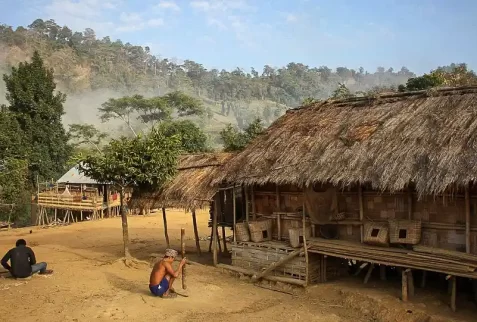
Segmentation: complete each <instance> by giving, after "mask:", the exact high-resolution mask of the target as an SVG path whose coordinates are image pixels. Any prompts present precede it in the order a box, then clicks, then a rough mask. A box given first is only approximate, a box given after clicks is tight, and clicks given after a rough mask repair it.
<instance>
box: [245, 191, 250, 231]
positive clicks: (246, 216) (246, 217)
mask: <svg viewBox="0 0 477 322" xmlns="http://www.w3.org/2000/svg"><path fill="white" fill-rule="evenodd" d="M244 190H245V221H246V222H247V223H248V220H249V216H250V207H249V201H250V200H249V199H250V198H249V195H248V187H247V186H245V189H244Z"/></svg>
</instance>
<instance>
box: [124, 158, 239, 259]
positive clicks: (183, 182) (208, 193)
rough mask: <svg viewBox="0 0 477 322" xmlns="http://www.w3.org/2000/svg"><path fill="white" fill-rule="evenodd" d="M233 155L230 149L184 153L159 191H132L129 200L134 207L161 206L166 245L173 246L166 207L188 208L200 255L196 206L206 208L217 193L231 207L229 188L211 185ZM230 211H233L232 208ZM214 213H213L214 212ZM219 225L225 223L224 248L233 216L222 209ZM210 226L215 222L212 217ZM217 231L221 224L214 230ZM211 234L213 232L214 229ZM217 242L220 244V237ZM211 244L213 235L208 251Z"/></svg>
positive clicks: (223, 228) (222, 225)
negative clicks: (228, 151)
mask: <svg viewBox="0 0 477 322" xmlns="http://www.w3.org/2000/svg"><path fill="white" fill-rule="evenodd" d="M231 157H232V154H230V153H200V154H187V155H182V156H181V157H180V160H179V165H178V169H177V170H178V173H177V175H176V176H175V177H174V178H173V179H172V180H171V181H170V182H168V183H167V184H166V185H165V186H164V187H163V189H161V190H160V191H157V192H154V193H151V194H148V195H142V196H135V195H134V193H133V196H132V200H131V203H130V206H131V207H134V208H149V209H162V215H163V220H164V234H165V239H166V243H167V247H170V242H169V234H168V230H167V208H179V209H185V210H186V211H190V212H191V213H192V223H193V227H194V239H195V243H196V248H197V252H198V254H199V255H201V248H200V240H199V232H198V229H197V218H196V210H199V209H207V208H209V207H210V206H211V203H212V202H213V200H214V198H215V196H219V195H220V196H222V198H221V199H222V204H223V205H224V207H223V208H227V207H228V208H230V206H231V205H232V204H233V203H232V202H231V200H230V199H229V200H228V201H227V200H226V199H225V197H226V192H225V191H222V190H219V188H218V187H217V186H215V187H214V186H212V185H211V182H212V180H213V179H214V178H216V177H217V176H218V175H219V173H218V172H219V171H220V169H221V167H222V166H223V165H224V164H225V162H226V161H227V160H229V159H230V158H231ZM229 213H231V212H229ZM211 217H212V216H211ZM219 218H220V220H219V223H218V225H219V226H221V227H222V231H223V238H222V240H223V243H224V252H226V250H227V248H226V247H227V246H226V239H225V227H232V226H233V222H232V216H228V217H226V216H225V212H221V215H220V216H219ZM209 227H211V228H212V224H211V222H210V221H209ZM215 232H216V234H218V228H217V227H216V230H215ZM211 235H212V233H211ZM216 244H218V246H219V247H220V249H222V248H221V245H220V241H219V240H217V241H216ZM211 248H212V238H211V240H210V245H209V251H211Z"/></svg>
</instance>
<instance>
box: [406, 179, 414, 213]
mask: <svg viewBox="0 0 477 322" xmlns="http://www.w3.org/2000/svg"><path fill="white" fill-rule="evenodd" d="M412 192H413V191H412V187H411V185H409V186H408V188H407V218H408V219H409V220H411V219H412V211H413V210H412V207H413V203H412Z"/></svg>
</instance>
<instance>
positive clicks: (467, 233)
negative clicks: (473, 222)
mask: <svg viewBox="0 0 477 322" xmlns="http://www.w3.org/2000/svg"><path fill="white" fill-rule="evenodd" d="M471 246H472V245H471V242H470V189H469V184H466V185H465V251H466V253H468V254H470V252H471Z"/></svg>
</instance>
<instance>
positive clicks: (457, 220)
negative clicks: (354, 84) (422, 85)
mask: <svg viewBox="0 0 477 322" xmlns="http://www.w3.org/2000/svg"><path fill="white" fill-rule="evenodd" d="M476 174H477V87H461V88H443V89H438V90H429V91H419V92H412V93H395V94H387V95H381V96H375V97H361V98H350V99H344V100H327V101H322V102H317V103H313V104H311V105H308V106H303V107H300V108H297V109H293V110H289V111H287V113H286V114H285V115H284V116H282V117H281V118H279V119H278V120H277V121H275V122H274V123H273V124H272V125H271V126H270V127H269V128H268V129H267V131H266V132H265V133H264V134H263V135H261V136H260V137H258V138H257V139H256V140H254V141H253V142H252V143H251V144H250V145H249V146H248V147H247V148H246V149H245V150H244V151H242V152H241V153H239V154H237V155H236V156H235V157H233V158H232V159H231V160H230V161H229V162H227V164H226V165H225V166H224V168H223V169H222V171H221V175H219V176H217V178H215V180H214V181H213V182H212V183H213V184H219V183H221V184H227V185H230V184H235V185H242V186H245V187H247V190H248V191H249V192H250V193H249V194H248V195H247V198H249V199H251V200H252V202H251V204H252V205H251V206H252V208H251V209H249V208H247V209H248V210H247V212H249V213H250V214H252V216H253V218H256V219H257V220H258V219H260V218H270V219H271V220H272V232H273V238H274V239H282V240H283V239H289V238H292V237H293V236H290V235H289V234H290V232H293V231H291V230H290V229H289V228H293V227H296V223H295V224H293V221H297V220H299V219H300V216H301V215H303V230H302V231H301V234H302V235H303V236H304V237H302V238H303V239H305V240H306V239H307V238H306V235H307V231H308V229H309V230H310V231H311V233H310V235H311V236H310V238H308V241H307V242H305V243H302V244H303V247H304V248H305V249H307V251H306V253H317V254H322V255H328V256H335V257H342V258H350V259H355V260H358V261H363V262H367V263H371V264H370V267H374V266H375V265H381V266H383V265H389V266H396V267H402V268H404V269H405V270H403V272H404V271H405V272H407V273H406V274H404V273H403V280H404V277H405V278H406V280H407V278H408V273H409V272H410V270H409V269H417V270H423V271H434V272H440V273H446V274H448V275H449V276H452V278H451V279H450V280H451V281H453V283H455V276H462V277H466V278H472V279H475V278H477V273H475V272H474V270H473V269H469V270H468V271H467V273H465V272H464V271H465V269H462V267H453V266H452V264H451V262H447V263H446V264H444V259H443V258H444V257H446V256H449V257H448V258H447V259H449V258H450V257H453V258H454V259H455V258H467V259H468V260H469V261H470V262H472V263H474V264H469V267H474V266H473V265H475V263H477V256H473V255H476V254H477V215H476V212H477V189H476V185H474V182H475V178H476ZM293 214H295V215H293ZM294 225H295V226H294ZM378 233H379V236H378V235H377V234H378ZM381 233H383V235H381ZM394 233H395V234H397V235H396V236H394V235H393V234H394ZM381 237H382V238H381ZM373 238H374V240H373ZM330 239H333V241H332V242H331V241H330ZM399 240H401V241H399ZM338 241H339V242H338ZM373 241H374V244H375V245H376V244H379V245H381V247H373V246H369V245H368V244H370V243H371V244H372V243H373ZM389 244H391V246H389ZM386 245H388V246H386ZM403 245H407V247H408V248H410V247H411V246H413V250H408V251H406V253H405V255H403V254H402V249H398V248H396V247H397V246H401V247H403ZM393 246H396V247H393ZM371 247H373V248H372V249H371ZM376 248H377V249H376ZM424 252H426V253H425V254H424ZM429 252H432V253H433V254H432V255H429V254H428V253H429ZM417 253H418V254H417ZM443 254H446V255H443ZM471 254H473V255H471ZM426 257H427V259H425V258H426ZM455 261H459V260H455ZM475 268H477V266H476V267H475ZM308 269H310V268H308ZM471 271H472V272H471ZM369 274H370V273H369ZM369 274H368V275H367V278H369ZM307 281H308V277H307ZM403 285H404V283H403ZM406 285H407V284H406ZM454 285H455V284H454ZM403 287H404V286H403ZM406 287H407V286H406ZM406 294H407V293H406ZM404 296H407V295H404V294H403V297H404ZM454 299H455V298H454Z"/></svg>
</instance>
